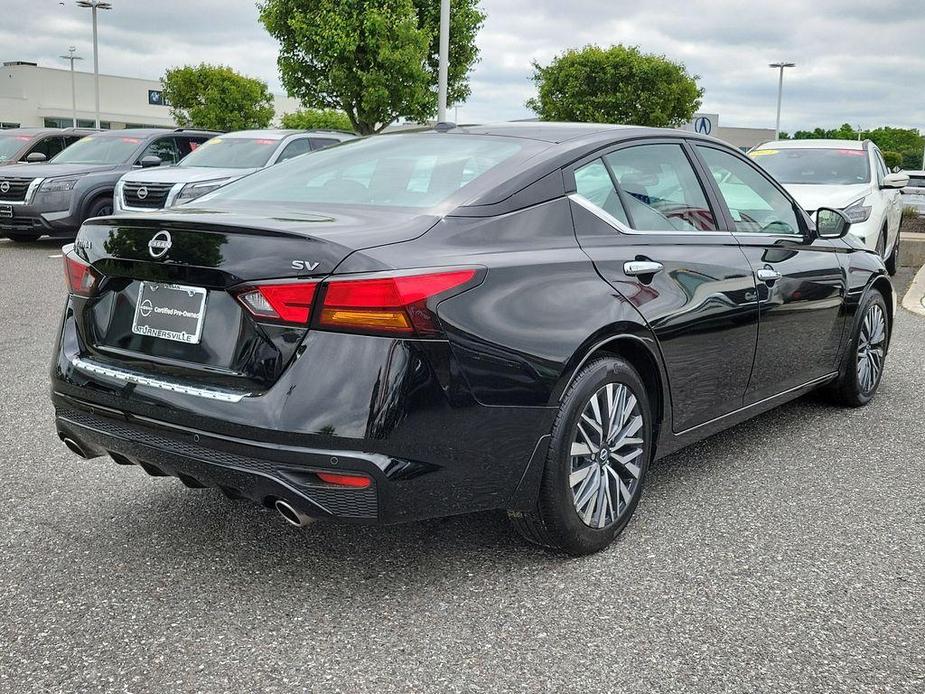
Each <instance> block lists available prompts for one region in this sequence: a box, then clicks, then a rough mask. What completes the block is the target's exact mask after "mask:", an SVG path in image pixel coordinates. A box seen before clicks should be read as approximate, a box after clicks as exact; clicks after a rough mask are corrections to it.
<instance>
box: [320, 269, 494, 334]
mask: <svg viewBox="0 0 925 694" xmlns="http://www.w3.org/2000/svg"><path fill="white" fill-rule="evenodd" d="M475 274H476V271H475V270H472V269H466V270H452V271H449V272H430V273H426V274H420V275H400V276H397V277H377V278H373V279H349V280H333V281H330V282H327V283H325V285H324V294H323V297H322V299H321V311H320V313H319V314H318V316H317V317H316V325H317V326H318V327H319V328H323V329H329V330H338V331H346V332H358V333H368V334H376V335H397V336H417V337H435V336H438V335H440V334H441V332H440V326H439V321H438V320H437V316H436V313H435V312H434V310H433V305H432V301H431V300H432V299H434V298H439V297H440V296H441V295H442V294H445V293H447V292H449V291H450V290H452V289H457V288H459V287H461V286H462V285H464V284H466V283H467V282H470V281H471V280H472V279H473V278H474V277H475ZM429 304H430V305H429Z"/></svg>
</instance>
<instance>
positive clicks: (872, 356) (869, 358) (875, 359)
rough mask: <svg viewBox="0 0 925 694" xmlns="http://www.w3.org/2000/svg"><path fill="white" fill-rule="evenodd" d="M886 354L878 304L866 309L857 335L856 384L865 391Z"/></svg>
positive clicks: (875, 379)
mask: <svg viewBox="0 0 925 694" xmlns="http://www.w3.org/2000/svg"><path fill="white" fill-rule="evenodd" d="M885 354H886V318H885V317H884V315H883V309H881V308H880V306H879V305H878V304H872V305H871V306H870V308H868V309H867V314H866V315H865V316H864V322H863V323H862V324H861V334H860V336H859V337H858V363H857V370H858V385H860V387H861V390H862V391H863V392H865V393H868V392H870V391H871V390H873V388H874V386H876V385H877V382H878V381H879V380H880V375H881V373H882V372H883V358H884V356H885Z"/></svg>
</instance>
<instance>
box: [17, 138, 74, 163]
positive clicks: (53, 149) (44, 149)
mask: <svg viewBox="0 0 925 694" xmlns="http://www.w3.org/2000/svg"><path fill="white" fill-rule="evenodd" d="M65 146H66V145H65V144H64V138H62V137H60V136H59V135H55V136H53V137H43V138H42V139H41V141H40V142H38V143H37V144H36V145H35V146H34V147H33V148H32V149H30V150H29V152H28V154H32V153H33V152H40V153H42V154H44V155H45V158H46V159H51V158H52V157H53V156H55V155H56V154H57V153H58V152H60V151H61V150H63V149H64V148H65ZM28 154H27V155H26V156H28Z"/></svg>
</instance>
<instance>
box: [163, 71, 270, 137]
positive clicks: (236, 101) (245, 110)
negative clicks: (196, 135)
mask: <svg viewBox="0 0 925 694" xmlns="http://www.w3.org/2000/svg"><path fill="white" fill-rule="evenodd" d="M161 81H162V83H163V85H164V99H165V100H166V101H167V103H168V104H169V105H170V113H171V115H172V116H173V117H174V120H176V121H177V124H178V125H181V126H183V127H192V128H205V129H207V130H245V129H248V128H266V127H267V126H268V125H270V122H271V121H272V120H273V116H274V110H273V95H272V94H270V91H269V89H268V88H267V85H266V82H261V81H260V80H257V79H253V78H251V77H245V76H244V75H239V74H238V73H236V72H235V71H234V70H232V69H231V68H230V67H224V66H222V65H207V64H206V63H202V64H201V65H184V66H182V67H176V68H172V69H170V70H167V72H166V73H165V74H164V77H163V78H162V80H161Z"/></svg>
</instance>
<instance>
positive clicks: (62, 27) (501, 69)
mask: <svg viewBox="0 0 925 694" xmlns="http://www.w3.org/2000/svg"><path fill="white" fill-rule="evenodd" d="M113 4H114V5H115V8H114V9H113V10H112V11H109V12H104V13H101V15H100V39H101V48H100V63H101V69H102V70H103V71H104V72H108V73H114V74H124V75H134V76H139V77H149V78H156V77H159V76H160V75H161V74H163V72H164V70H165V69H166V68H168V67H170V66H173V65H177V64H183V63H190V62H200V61H207V62H220V63H224V64H227V65H230V66H232V67H233V68H235V69H236V70H239V71H241V72H243V73H245V74H248V75H252V76H255V77H260V78H261V79H264V80H266V81H267V82H268V83H269V84H270V86H271V88H272V89H273V90H274V91H280V90H281V89H280V86H279V79H278V75H277V71H276V44H275V42H274V41H273V40H272V39H271V38H270V37H269V36H268V35H267V34H266V32H265V31H264V30H263V28H262V27H261V26H260V25H259V23H258V22H257V10H256V7H255V2H254V0H146V1H145V0H113ZM483 8H484V9H485V11H486V12H487V14H488V20H487V22H486V24H485V27H484V29H483V31H482V32H481V34H480V36H479V39H478V41H479V46H480V48H481V52H482V59H481V62H480V63H479V64H478V65H477V66H476V67H475V69H474V71H473V74H472V97H471V98H470V99H469V101H468V103H466V104H463V105H461V106H460V108H459V116H458V117H459V119H460V120H461V121H464V122H475V121H486V120H503V119H508V118H524V117H529V116H530V115H531V113H530V112H529V111H528V110H527V109H526V108H525V106H524V102H525V101H526V100H527V99H528V98H529V97H530V96H531V95H532V94H533V85H532V83H531V82H530V79H529V78H530V74H531V72H532V71H531V67H530V64H531V61H532V60H538V61H540V62H548V61H549V60H550V59H551V58H552V57H553V56H555V55H556V54H557V53H560V52H562V51H563V50H565V49H567V48H571V47H578V46H582V45H584V44H587V43H597V44H601V45H609V44H612V43H620V42H622V43H628V44H636V45H639V46H640V47H641V48H642V49H643V50H646V51H650V52H655V53H663V54H665V55H667V56H669V57H671V58H673V59H676V60H681V61H683V62H684V63H685V64H686V65H687V67H688V69H689V70H690V71H691V72H692V73H694V74H698V75H700V83H701V85H702V86H703V87H704V88H705V90H706V94H705V96H704V104H703V109H704V110H706V111H711V112H718V113H720V115H721V119H722V123H724V124H726V125H742V126H769V125H771V124H772V121H773V117H774V109H775V103H776V102H775V100H776V96H777V91H776V90H777V81H776V74H775V72H774V71H772V70H771V69H769V68H768V67H767V64H768V62H771V61H774V60H778V59H780V58H786V59H789V60H792V61H794V62H796V63H797V64H798V67H797V68H796V69H794V70H790V71H788V72H787V76H786V81H785V96H784V114H783V127H784V129H787V130H795V129H797V128H802V127H813V126H816V125H838V124H840V123H843V122H850V123H853V124H860V125H862V126H864V127H873V126H876V125H881V124H893V125H902V126H911V127H920V128H923V129H925V100H923V99H922V96H921V94H922V90H923V85H925V41H923V40H922V38H921V37H923V36H925V14H923V13H921V12H918V8H917V7H916V5H915V3H909V2H908V1H907V0H880V1H879V2H877V3H871V2H869V0H814V2H811V3H810V2H807V1H806V0H774V1H773V2H771V1H770V0H764V1H756V0H753V1H749V2H744V1H741V0H686V1H683V2H682V1H679V0H663V2H660V3H639V2H638V1H635V0H634V1H629V0H570V1H569V2H562V1H561V0H483ZM0 17H2V18H3V19H2V21H0V53H2V55H0V57H2V58H3V59H4V60H31V61H37V62H39V63H41V64H46V65H62V66H63V65H64V63H63V61H61V60H60V59H59V58H58V56H59V55H61V54H63V53H65V52H66V50H67V47H68V46H70V45H74V46H77V48H78V50H79V51H80V53H81V54H82V55H83V56H84V57H85V58H86V60H85V61H84V62H83V64H82V66H81V67H82V68H83V69H89V68H90V66H91V62H90V57H91V53H90V17H89V11H88V10H82V9H79V8H77V7H76V6H75V4H74V2H73V0H65V2H64V4H63V5H62V4H61V3H60V2H58V0H0ZM10 18H15V20H14V21H11V19H10Z"/></svg>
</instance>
